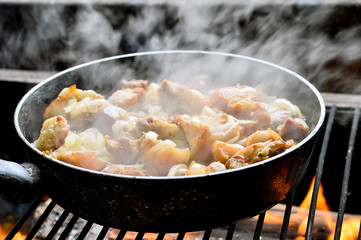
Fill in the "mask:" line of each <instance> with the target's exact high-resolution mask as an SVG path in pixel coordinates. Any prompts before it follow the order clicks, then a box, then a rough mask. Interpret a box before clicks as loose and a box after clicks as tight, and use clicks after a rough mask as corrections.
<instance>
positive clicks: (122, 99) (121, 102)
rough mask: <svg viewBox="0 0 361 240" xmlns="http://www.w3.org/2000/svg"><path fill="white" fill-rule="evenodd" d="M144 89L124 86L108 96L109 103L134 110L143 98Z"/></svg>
mask: <svg viewBox="0 0 361 240" xmlns="http://www.w3.org/2000/svg"><path fill="white" fill-rule="evenodd" d="M144 97H145V90H144V88H140V87H136V88H126V89H121V90H117V91H116V92H114V93H113V94H112V95H111V96H110V97H109V98H108V102H109V103H110V104H113V105H116V106H118V107H121V108H124V109H126V110H127V111H131V110H135V109H136V107H137V106H138V104H140V103H141V102H142V100H144Z"/></svg>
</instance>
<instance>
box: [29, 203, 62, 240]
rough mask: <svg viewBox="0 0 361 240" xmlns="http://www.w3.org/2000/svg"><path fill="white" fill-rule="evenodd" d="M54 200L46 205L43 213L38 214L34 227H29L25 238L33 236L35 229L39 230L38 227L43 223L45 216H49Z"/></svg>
mask: <svg viewBox="0 0 361 240" xmlns="http://www.w3.org/2000/svg"><path fill="white" fill-rule="evenodd" d="M55 204H56V203H55V202H54V201H51V202H50V203H49V205H48V206H47V207H46V209H45V211H44V212H43V214H42V215H41V216H40V218H39V219H38V221H37V222H36V223H35V225H34V227H33V228H32V229H31V231H30V233H29V234H28V235H27V236H26V238H25V240H31V239H33V238H34V236H35V234H36V233H37V231H38V230H39V228H40V227H41V225H42V224H43V223H44V221H45V220H46V218H47V217H48V216H49V214H50V212H51V211H52V210H53V208H54V207H55Z"/></svg>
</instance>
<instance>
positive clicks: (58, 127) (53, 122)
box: [34, 116, 70, 151]
mask: <svg viewBox="0 0 361 240" xmlns="http://www.w3.org/2000/svg"><path fill="white" fill-rule="evenodd" d="M69 130H70V126H69V124H68V122H67V121H66V119H65V118H64V117H62V116H57V117H52V118H49V119H47V120H45V121H44V123H43V126H42V128H41V130H40V136H39V138H38V139H37V140H36V141H35V142H34V146H35V147H36V148H37V149H39V150H40V151H53V150H56V149H58V148H59V147H60V146H61V145H63V144H64V141H65V138H66V137H67V136H68V133H69Z"/></svg>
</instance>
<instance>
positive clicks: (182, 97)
mask: <svg viewBox="0 0 361 240" xmlns="http://www.w3.org/2000/svg"><path fill="white" fill-rule="evenodd" d="M158 95H159V100H160V102H161V104H162V106H163V107H164V109H166V111H167V112H169V113H172V114H184V113H188V114H198V113H200V112H201V111H202V109H203V107H204V106H205V105H207V100H206V98H205V97H204V96H203V95H202V94H201V93H200V92H199V91H197V90H194V89H190V88H188V87H186V86H184V85H182V84H180V83H177V82H169V81H167V80H164V81H163V82H162V85H161V86H160V88H159V89H158Z"/></svg>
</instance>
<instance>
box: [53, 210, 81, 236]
mask: <svg viewBox="0 0 361 240" xmlns="http://www.w3.org/2000/svg"><path fill="white" fill-rule="evenodd" d="M78 219H79V217H78V216H75V215H74V216H73V217H72V218H71V219H70V221H69V223H68V225H66V227H65V229H64V232H62V233H61V235H60V237H59V239H58V240H65V239H66V238H67V236H68V235H69V233H70V232H71V230H72V229H73V227H74V225H75V223H76V222H77V221H78Z"/></svg>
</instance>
